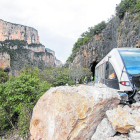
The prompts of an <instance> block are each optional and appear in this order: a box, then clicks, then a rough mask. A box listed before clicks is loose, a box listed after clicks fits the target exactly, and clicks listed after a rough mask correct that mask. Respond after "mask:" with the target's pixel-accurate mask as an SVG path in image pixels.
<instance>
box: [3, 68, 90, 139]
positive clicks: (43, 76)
mask: <svg viewBox="0 0 140 140" xmlns="http://www.w3.org/2000/svg"><path fill="white" fill-rule="evenodd" d="M1 73H2V74H3V75H4V76H3V77H5V78H3V77H2V79H1V81H2V82H1V83H0V103H1V104H0V122H1V123H0V134H2V133H3V135H4V134H6V133H8V132H12V131H15V130H16V131H18V133H19V135H20V136H21V137H25V136H27V135H28V134H29V124H30V120H31V116H32V110H33V107H34V106H35V104H36V102H37V101H38V99H39V98H40V97H41V96H42V95H43V94H44V93H45V92H46V91H47V90H48V89H49V88H50V87H51V86H53V87H55V86H61V85H66V83H68V84H69V85H73V84H75V83H76V80H79V81H80V83H82V82H83V79H84V77H85V76H89V75H90V70H89V69H86V68H73V69H72V70H70V69H68V68H57V67H56V68H55V67H54V68H53V67H47V68H46V69H45V70H43V71H39V69H38V68H37V67H34V68H31V67H29V66H25V67H24V68H23V70H22V71H21V72H20V75H19V76H17V77H14V76H12V77H10V78H9V80H8V77H7V73H4V71H3V70H2V69H0V74H1ZM7 80H8V81H7ZM6 81H7V82H6ZM4 82H5V83H4Z"/></svg>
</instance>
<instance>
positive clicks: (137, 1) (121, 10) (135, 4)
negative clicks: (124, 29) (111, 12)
mask: <svg viewBox="0 0 140 140" xmlns="http://www.w3.org/2000/svg"><path fill="white" fill-rule="evenodd" d="M127 11H129V12H131V13H135V12H139V11H140V0H122V2H121V3H120V4H119V5H118V6H117V7H116V15H117V16H118V17H119V18H120V19H123V17H124V14H125V12H127ZM130 18H132V16H130Z"/></svg>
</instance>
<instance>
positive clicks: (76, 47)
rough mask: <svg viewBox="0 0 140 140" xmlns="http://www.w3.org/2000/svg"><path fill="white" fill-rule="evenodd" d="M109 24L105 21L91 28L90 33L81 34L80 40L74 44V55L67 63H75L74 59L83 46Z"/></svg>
mask: <svg viewBox="0 0 140 140" xmlns="http://www.w3.org/2000/svg"><path fill="white" fill-rule="evenodd" d="M106 25H107V23H106V22H105V21H102V22H101V23H99V24H97V25H95V26H94V27H89V28H88V31H86V32H84V33H82V34H81V36H80V38H78V40H77V42H76V43H75V44H74V47H73V49H72V54H71V55H70V57H69V58H68V59H67V62H68V61H69V62H73V59H74V57H75V56H76V53H77V52H78V50H79V49H80V47H81V46H82V45H85V44H87V43H88V42H89V41H90V40H91V39H92V38H93V36H94V35H98V34H100V33H101V32H102V30H103V29H105V28H106Z"/></svg>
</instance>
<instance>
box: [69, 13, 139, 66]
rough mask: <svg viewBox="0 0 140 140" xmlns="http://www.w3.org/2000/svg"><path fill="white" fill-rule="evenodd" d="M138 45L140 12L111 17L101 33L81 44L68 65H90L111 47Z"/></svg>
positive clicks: (97, 60)
mask: <svg viewBox="0 0 140 140" xmlns="http://www.w3.org/2000/svg"><path fill="white" fill-rule="evenodd" d="M122 47H133V48H135V47H140V12H139V13H135V14H130V13H126V14H125V16H124V19H123V20H120V19H119V18H118V17H113V18H112V19H111V20H110V22H109V23H108V25H107V27H106V28H105V29H104V30H103V31H102V33H101V34H98V35H95V36H94V37H93V39H92V40H91V41H90V42H89V43H88V44H87V45H84V46H81V47H80V49H79V51H78V52H77V54H76V57H75V58H74V60H73V62H72V63H70V64H69V67H72V66H80V67H90V65H91V64H93V63H95V64H96V63H97V62H99V61H100V60H101V59H102V58H103V57H104V56H105V55H106V54H107V53H108V52H109V51H110V50H112V49H113V48H122Z"/></svg>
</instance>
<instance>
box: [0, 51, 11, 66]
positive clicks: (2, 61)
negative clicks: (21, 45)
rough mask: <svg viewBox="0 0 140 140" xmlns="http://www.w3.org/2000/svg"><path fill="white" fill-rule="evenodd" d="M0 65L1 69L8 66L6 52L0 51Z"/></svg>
mask: <svg viewBox="0 0 140 140" xmlns="http://www.w3.org/2000/svg"><path fill="white" fill-rule="evenodd" d="M0 67H1V68H3V69H5V68H7V67H8V68H10V55H9V54H8V53H7V52H4V53H1V52H0Z"/></svg>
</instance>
